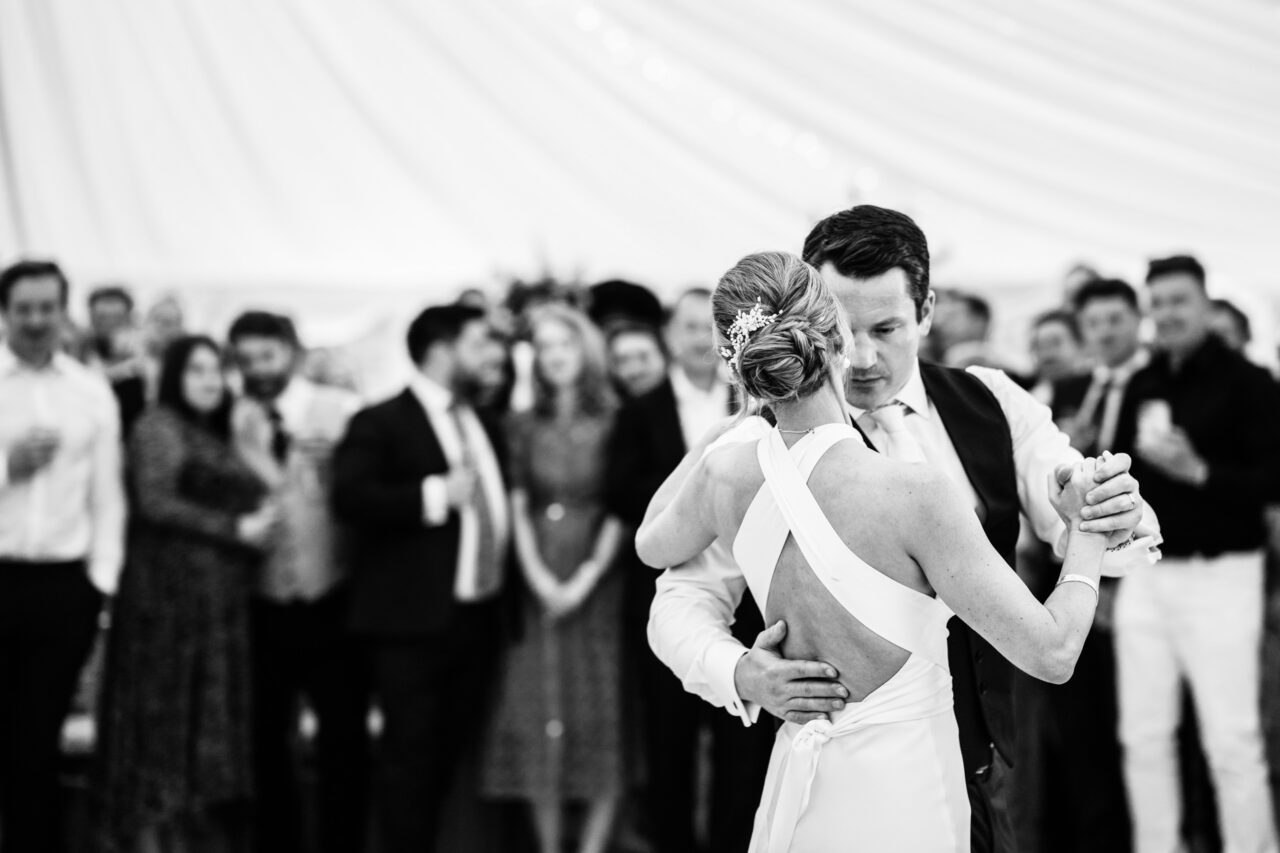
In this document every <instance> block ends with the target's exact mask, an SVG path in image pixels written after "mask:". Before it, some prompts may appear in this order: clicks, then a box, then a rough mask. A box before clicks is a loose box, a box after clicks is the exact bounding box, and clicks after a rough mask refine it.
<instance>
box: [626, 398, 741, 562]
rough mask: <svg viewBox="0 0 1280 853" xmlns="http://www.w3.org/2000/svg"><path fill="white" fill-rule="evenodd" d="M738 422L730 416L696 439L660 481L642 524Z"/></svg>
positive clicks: (675, 490) (666, 501)
mask: <svg viewBox="0 0 1280 853" xmlns="http://www.w3.org/2000/svg"><path fill="white" fill-rule="evenodd" d="M738 420H739V419H738V417H737V416H736V415H731V416H729V417H727V418H725V419H724V420H722V421H719V422H718V423H717V424H716V425H715V426H713V427H712V428H711V429H709V430H707V432H706V433H705V434H704V435H703V436H702V438H700V439H698V443H697V444H695V445H694V446H693V447H691V448H689V452H688V453H686V454H685V455H684V458H683V459H681V460H680V464H679V465H677V466H676V469H675V470H674V471H672V472H671V473H670V474H668V475H667V479H665V480H663V481H662V485H661V486H659V487H658V491H656V492H654V493H653V497H652V498H650V499H649V506H648V507H647V508H646V509H645V512H644V522H647V521H649V520H650V519H651V518H654V517H656V516H657V515H658V513H660V512H662V511H663V510H664V509H666V507H667V504H669V503H671V501H672V500H673V499H674V498H675V496H676V493H677V492H679V491H680V486H681V485H682V484H683V483H684V481H685V478H687V477H688V476H689V474H690V473H691V472H692V471H693V469H694V468H695V467H696V466H697V464H698V463H699V462H700V461H701V460H702V457H703V456H704V455H705V454H706V450H707V448H708V447H710V446H711V445H712V443H714V442H715V440H716V439H718V438H719V437H720V436H722V435H724V434H725V432H726V431H727V430H728V429H729V428H730V427H732V426H733V425H734V424H736V423H737V422H738ZM644 522H641V524H642V525H643V524H644ZM659 568H664V569H665V568H666V566H660V567H659Z"/></svg>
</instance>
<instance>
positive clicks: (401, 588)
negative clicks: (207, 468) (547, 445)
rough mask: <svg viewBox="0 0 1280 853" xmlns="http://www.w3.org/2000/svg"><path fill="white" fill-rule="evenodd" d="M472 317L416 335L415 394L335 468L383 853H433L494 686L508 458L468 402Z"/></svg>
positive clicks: (344, 450) (352, 438)
mask: <svg viewBox="0 0 1280 853" xmlns="http://www.w3.org/2000/svg"><path fill="white" fill-rule="evenodd" d="M488 334H489V330H488V324H487V323H486V321H485V316H484V313H483V312H482V311H481V310H480V309H478V308H474V307H470V306H464V305H450V306H441V307H433V308H428V309H427V310H425V311H423V312H422V314H420V315H419V316H418V318H417V319H416V320H414V321H413V323H412V325H410V327H409V334H408V345H409V356H410V358H411V359H412V360H413V364H414V365H415V367H416V368H417V372H416V373H415V375H414V377H413V378H412V380H411V381H410V383H409V387H408V388H406V389H405V390H404V392H403V393H401V394H400V395H399V396H397V397H394V398H392V399H391V400H388V401H387V402H385V403H381V404H379V405H376V406H373V407H371V408H368V409H364V410H363V411H361V412H359V413H357V414H356V415H355V417H354V418H352V420H351V424H350V427H349V428H348V431H347V434H346V437H345V438H344V439H343V441H342V443H341V444H340V445H339V446H338V448H337V451H336V453H335V455H334V463H333V470H334V498H333V499H334V507H335V509H336V511H337V514H338V516H339V517H340V518H341V519H342V520H344V521H346V522H347V523H348V524H349V525H350V526H351V528H352V530H353V533H354V535H355V537H356V541H355V543H354V549H353V562H352V569H353V575H352V578H351V605H350V606H351V622H352V626H353V628H354V630H355V631H356V632H358V633H360V634H362V635H364V636H365V637H366V638H367V640H368V643H369V649H370V653H371V661H372V669H373V683H374V689H375V691H376V693H377V696H378V700H379V704H380V706H381V708H382V713H383V719H384V726H383V731H382V740H381V749H380V766H381V767H380V769H381V773H382V781H383V789H382V797H383V803H382V812H381V816H382V824H381V830H382V831H381V834H382V837H383V841H384V845H385V849H386V850H388V851H404V853H410V851H412V853H422V851H424V850H432V849H435V843H436V833H437V827H438V824H439V818H440V807H441V803H442V801H443V799H444V797H445V795H446V794H447V792H448V790H449V785H450V782H451V780H452V776H453V772H454V770H455V766H456V764H457V762H458V760H459V756H461V755H463V754H464V752H465V750H466V749H467V747H468V746H469V744H470V742H471V740H472V739H473V737H474V735H475V734H476V731H475V722H476V721H478V720H480V719H481V718H482V717H483V708H484V696H485V695H486V693H487V691H488V688H489V686H490V682H491V680H492V674H493V665H494V663H495V660H496V654H497V650H498V648H499V641H500V634H501V629H502V619H501V618H500V614H499V599H500V595H501V591H502V587H503V575H504V567H505V562H506V556H507V544H506V543H507V535H508V534H507V530H508V520H507V516H506V509H505V507H506V504H505V498H504V487H503V482H502V474H501V472H500V468H499V462H498V457H497V454H496V452H495V450H494V448H495V447H496V446H500V445H499V443H498V442H496V441H495V440H494V439H493V437H492V436H491V433H490V432H489V431H488V429H487V428H486V427H485V426H484V425H483V424H482V423H481V421H480V420H479V418H478V417H477V415H476V413H475V411H474V410H473V409H472V407H471V405H470V403H469V395H470V394H471V392H472V390H473V389H474V386H475V383H476V380H477V378H478V375H479V374H480V372H481V371H482V370H483V368H484V364H485V359H486V357H487V354H488Z"/></svg>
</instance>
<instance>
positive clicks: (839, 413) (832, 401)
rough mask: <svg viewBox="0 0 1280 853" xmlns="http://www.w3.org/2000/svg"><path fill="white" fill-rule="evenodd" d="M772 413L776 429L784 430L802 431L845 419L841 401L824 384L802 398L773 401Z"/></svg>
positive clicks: (842, 421)
mask: <svg viewBox="0 0 1280 853" xmlns="http://www.w3.org/2000/svg"><path fill="white" fill-rule="evenodd" d="M773 414H774V417H776V418H777V419H778V429H779V430H782V431H784V432H804V431H805V430H810V429H815V428H816V427H820V426H822V425H823V424H840V423H844V422H845V420H846V415H845V410H844V405H843V403H842V401H841V400H840V398H839V397H837V396H836V395H835V394H834V393H832V391H831V389H830V388H828V387H826V386H824V387H823V388H821V389H820V390H818V391H816V392H814V393H813V394H810V395H809V396H808V397H805V398H804V399H801V400H791V401H788V402H786V403H775V404H774V406H773Z"/></svg>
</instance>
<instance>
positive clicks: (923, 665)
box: [733, 424, 969, 853]
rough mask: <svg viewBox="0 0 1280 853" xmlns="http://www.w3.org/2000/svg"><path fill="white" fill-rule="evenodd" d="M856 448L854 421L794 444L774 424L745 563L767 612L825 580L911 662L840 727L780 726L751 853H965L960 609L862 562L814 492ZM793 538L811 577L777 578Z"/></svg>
mask: <svg viewBox="0 0 1280 853" xmlns="http://www.w3.org/2000/svg"><path fill="white" fill-rule="evenodd" d="M845 439H851V440H854V441H859V442H861V441H862V438H861V436H859V435H858V433H857V432H856V431H855V430H854V429H853V428H852V427H850V426H848V425H846V424H828V425H825V426H822V427H819V428H818V429H817V430H815V431H814V432H812V433H809V434H807V435H805V436H804V437H802V438H801V439H800V440H799V441H797V442H796V443H795V444H794V445H793V446H792V447H791V448H790V449H788V448H787V446H786V444H785V443H784V442H783V440H782V437H781V435H780V434H779V433H778V431H777V430H776V429H771V430H769V432H768V433H767V434H766V435H765V437H764V438H762V439H760V440H759V442H758V443H757V456H758V459H759V462H760V467H761V470H762V471H763V473H764V478H765V481H764V484H763V485H762V486H761V487H760V491H759V492H758V493H757V494H756V496H755V498H754V500H753V501H752V503H751V505H750V507H749V508H748V509H747V512H746V514H745V516H744V517H743V520H742V524H741V526H740V527H739V530H738V534H737V537H736V539H735V540H734V543H733V553H734V557H735V559H736V560H737V563H738V566H739V567H740V568H741V569H742V572H743V575H744V576H745V578H746V580H747V585H748V587H749V588H750V589H751V593H752V595H753V596H754V597H755V600H756V601H758V602H765V603H766V604H765V609H766V610H767V609H768V605H767V602H768V601H769V595H770V592H771V591H778V589H779V587H778V584H782V583H811V582H812V581H813V580H814V579H816V580H817V581H818V582H819V583H821V585H822V586H823V587H825V589H826V590H827V591H828V592H829V593H830V594H831V595H832V596H833V597H834V598H835V599H836V600H837V601H838V602H839V603H840V605H841V607H842V608H843V609H844V610H845V611H846V612H847V613H848V614H849V618H850V619H851V620H852V619H856V620H857V621H858V622H861V623H862V625H863V626H864V627H865V628H868V629H870V630H871V631H872V632H874V633H875V634H877V635H878V636H880V637H882V638H883V639H885V640H887V641H889V642H890V643H892V644H894V645H895V646H898V647H899V648H900V649H902V650H904V651H906V652H907V653H908V657H907V659H906V662H905V663H904V664H903V665H902V667H901V668H900V669H898V670H897V672H896V673H894V674H893V675H892V676H891V677H890V678H889V679H888V680H887V681H885V682H884V683H883V684H881V685H880V686H879V687H877V688H875V689H874V690H872V691H871V692H870V693H869V694H868V695H867V696H866V697H865V698H864V699H863V700H862V701H860V702H849V703H847V704H846V705H845V707H844V709H843V710H840V711H837V712H833V713H832V714H831V715H830V716H831V719H830V720H829V721H828V720H818V721H814V722H810V723H808V724H806V725H804V726H799V725H796V724H794V723H785V724H783V726H782V727H781V728H780V729H779V730H778V735H777V739H776V741H775V743H774V748H773V754H772V757H771V759H770V763H769V771H768V775H767V776H766V778H765V784H764V790H763V793H762V796H761V800H760V806H759V808H758V810H757V812H756V818H755V827H754V833H753V835H752V839H751V848H750V850H751V853H785V851H804V853H822V851H831V852H832V853H835V851H840V853H848V851H885V850H911V851H913V852H915V851H918V853H934V851H938V853H942V851H946V853H967V851H968V850H969V800H968V796H967V794H966V791H965V780H964V770H963V765H962V763H961V757H960V740H959V735H958V732H957V730H956V723H955V717H954V715H953V713H952V699H951V673H950V669H949V667H948V664H947V628H946V624H947V620H948V619H949V618H951V616H952V613H951V611H950V610H949V609H948V608H947V606H946V605H945V604H943V603H942V602H941V601H939V600H938V599H937V598H934V597H932V596H929V595H926V594H924V593H921V592H918V591H916V590H913V589H911V588H909V587H906V586H904V585H902V584H901V583H898V582H897V581H895V580H893V579H892V578H890V577H889V576H887V575H885V574H884V573H882V572H880V571H878V570H876V569H875V568H873V567H871V566H869V565H867V563H865V562H864V561H862V560H861V559H859V557H858V556H857V555H856V554H854V553H853V552H852V551H851V550H850V549H849V547H848V546H847V545H846V544H845V543H844V541H843V540H842V539H841V538H840V536H839V534H838V533H837V532H836V531H835V529H834V528H833V527H832V526H831V524H830V522H829V521H828V520H827V518H826V516H825V515H824V513H823V512H822V509H821V507H820V506H819V505H818V502H817V501H816V500H815V498H814V496H813V494H812V493H811V492H810V491H809V487H808V485H807V481H808V478H809V475H810V474H811V473H812V472H813V469H814V467H815V466H816V465H817V463H818V461H819V460H820V459H821V458H822V457H823V456H824V455H825V454H826V452H827V451H828V450H830V449H831V447H832V446H833V445H835V444H836V443H837V442H839V441H842V440H845ZM790 537H794V539H795V542H796V544H797V546H798V547H799V549H800V552H801V554H802V555H803V557H804V561H805V562H806V563H807V564H808V571H809V572H810V573H811V575H807V576H806V575H804V574H803V573H800V574H797V573H794V572H792V573H787V574H785V575H781V574H776V569H777V566H778V560H779V558H780V557H781V555H782V551H783V548H784V547H785V546H786V544H787V542H788V540H789V538H790ZM792 618H793V619H794V618H800V619H803V618H804V617H803V613H801V614H799V615H798V616H793V617H792Z"/></svg>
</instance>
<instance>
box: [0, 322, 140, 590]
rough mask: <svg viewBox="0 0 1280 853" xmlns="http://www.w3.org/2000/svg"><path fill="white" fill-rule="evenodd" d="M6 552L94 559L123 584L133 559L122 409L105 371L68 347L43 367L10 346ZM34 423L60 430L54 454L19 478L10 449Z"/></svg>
mask: <svg viewBox="0 0 1280 853" xmlns="http://www.w3.org/2000/svg"><path fill="white" fill-rule="evenodd" d="M0 401H3V403H2V404H0V559H8V560H19V561H24V562H37V563H38V562H69V561H72V560H86V561H87V562H88V568H89V578H90V580H91V581H93V584H94V586H96V587H97V588H98V589H99V590H101V591H102V592H103V593H106V594H111V593H114V592H115V589H116V583H117V581H118V580H119V576H120V568H121V565H122V563H123V561H124V527H125V499H124V484H123V481H122V471H121V466H120V413H119V409H118V407H117V405H116V399H115V396H114V395H113V394H112V393H111V388H110V386H108V385H107V383H106V380H104V379H103V378H102V377H101V376H99V375H97V374H95V373H93V372H92V371H90V370H89V369H88V368H86V367H84V366H83V365H81V364H79V363H78V362H76V361H75V360H73V359H71V358H70V357H68V356H66V355H63V354H61V353H59V354H57V355H55V356H54V357H53V360H52V361H51V362H50V363H49V364H48V365H46V366H45V367H42V368H38V369H37V368H33V367H31V366H30V365H27V364H25V363H24V362H22V361H21V360H20V359H19V358H18V357H17V356H16V355H14V353H13V351H12V350H11V349H10V348H9V347H8V346H0ZM33 429H48V430H53V431H56V432H57V433H58V435H59V436H60V439H61V440H60V443H59V445H58V449H57V451H56V452H55V454H54V457H53V461H51V462H50V463H49V464H48V465H46V466H45V467H44V468H43V469H41V470H40V471H39V472H37V473H36V475H35V476H34V477H32V478H31V479H29V480H25V481H23V482H17V483H11V482H9V455H8V454H9V450H10V448H12V447H13V446H14V445H15V444H16V443H17V442H18V441H20V440H21V439H22V438H24V437H25V436H26V435H27V434H28V433H29V432H31V431H32V430H33Z"/></svg>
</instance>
